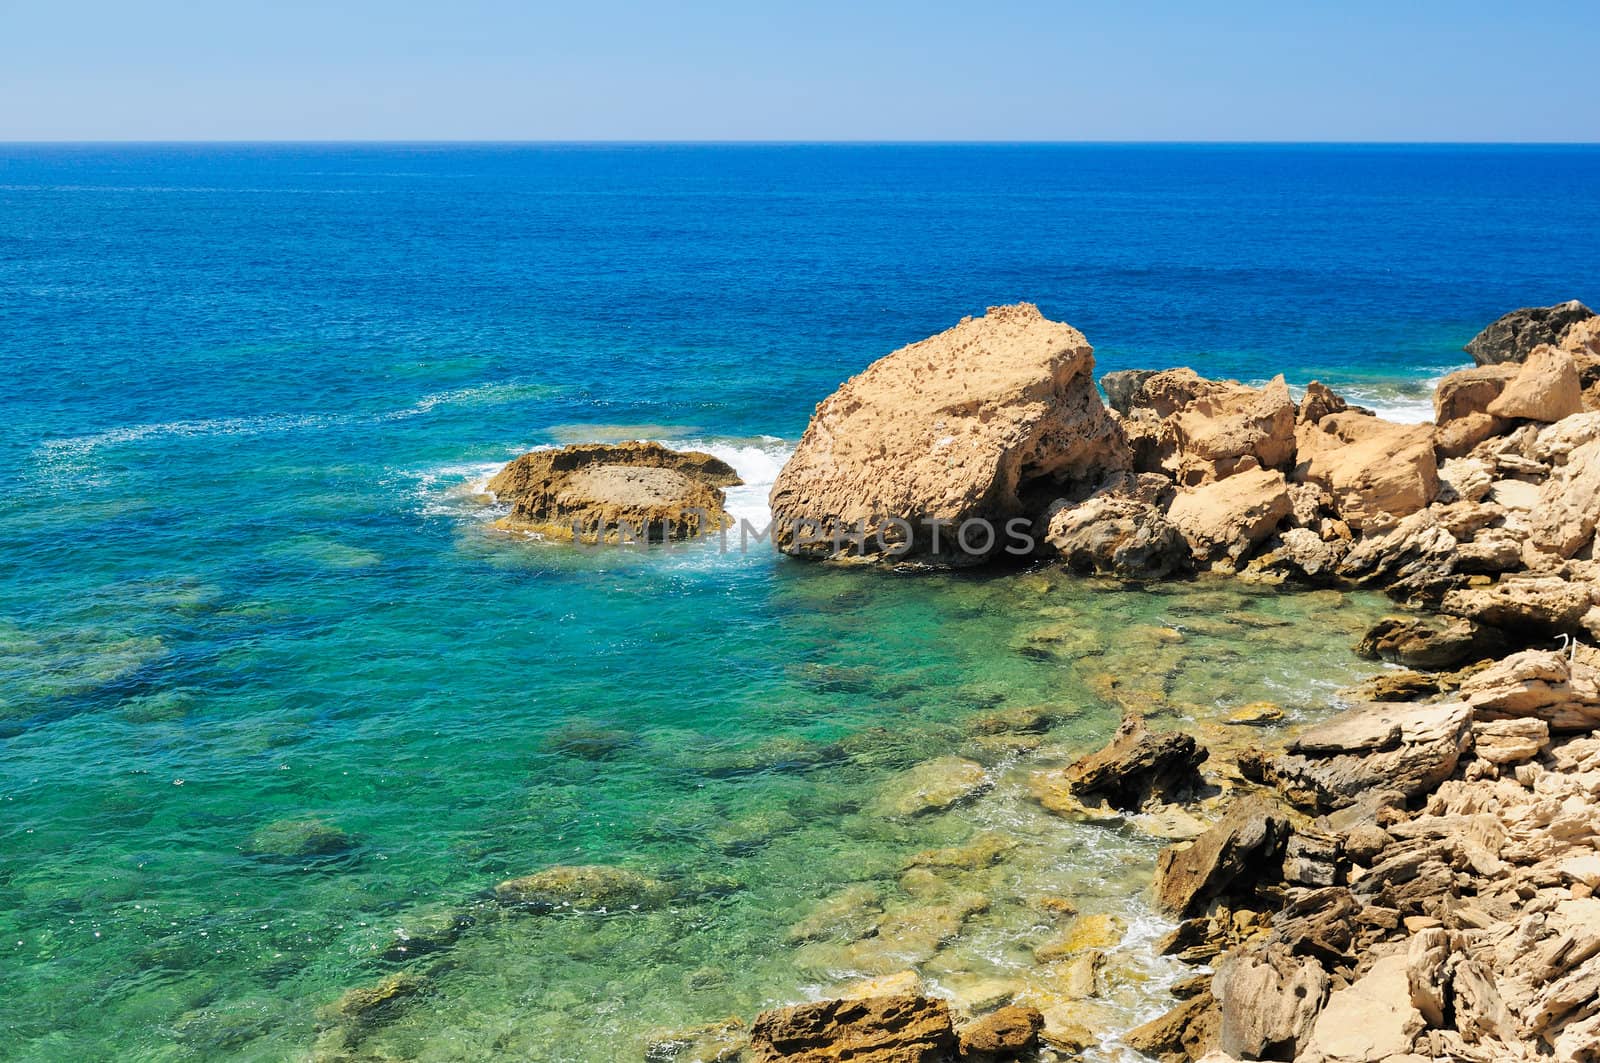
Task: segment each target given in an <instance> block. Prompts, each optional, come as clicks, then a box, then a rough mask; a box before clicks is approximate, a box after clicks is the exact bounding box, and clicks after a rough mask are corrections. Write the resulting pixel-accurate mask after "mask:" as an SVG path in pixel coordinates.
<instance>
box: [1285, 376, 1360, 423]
mask: <svg viewBox="0 0 1600 1063" xmlns="http://www.w3.org/2000/svg"><path fill="white" fill-rule="evenodd" d="M1349 408H1350V404H1349V403H1348V402H1346V401H1344V398H1343V397H1341V396H1340V395H1338V394H1337V393H1336V392H1334V390H1333V389H1332V388H1330V387H1328V385H1326V384H1324V383H1322V381H1320V380H1313V381H1312V382H1311V383H1309V384H1307V385H1306V393H1305V396H1304V397H1303V398H1302V399H1301V400H1300V413H1299V415H1298V416H1297V417H1296V418H1295V420H1296V423H1297V424H1316V423H1317V422H1318V421H1320V420H1322V419H1323V418H1324V417H1326V416H1328V415H1329V414H1330V413H1344V412H1345V411H1346V410H1348V409H1349Z"/></svg>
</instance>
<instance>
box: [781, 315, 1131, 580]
mask: <svg viewBox="0 0 1600 1063" xmlns="http://www.w3.org/2000/svg"><path fill="white" fill-rule="evenodd" d="M1093 368H1094V356H1093V353H1092V349H1091V348H1090V346H1089V343H1088V341H1087V340H1085V339H1084V338H1083V334H1082V333H1080V332H1079V331H1078V330H1077V329H1074V328H1072V327H1071V326H1070V325H1064V324H1060V323H1059V322H1054V321H1049V320H1047V319H1046V318H1045V317H1044V316H1043V315H1042V314H1040V313H1039V310H1038V308H1037V307H1035V306H1032V305H1030V304H1027V303H1019V304H1017V305H1015V306H1004V307H991V308H990V310H989V313H988V314H987V315H986V316H984V317H981V318H966V319H964V320H963V321H962V322H961V323H960V324H958V325H956V326H955V327H954V328H952V329H950V330H948V331H946V332H943V333H940V334H939V335H937V336H934V337H932V338H931V339H927V340H923V341H922V342H920V343H914V344H912V345H910V346H909V347H903V348H901V349H900V350H898V351H895V352H894V353H893V354H890V355H887V356H886V357H884V358H880V359H879V360H878V361H876V362H874V363H872V365H870V366H868V367H867V368H866V369H865V370H864V371H863V372H861V373H859V374H857V375H856V376H854V377H852V378H851V379H850V380H848V381H846V382H845V384H844V385H843V386H841V387H840V388H839V390H838V391H836V392H834V393H833V395H831V396H829V397H828V398H827V399H825V400H824V401H823V402H822V403H821V404H820V405H819V406H818V407H817V410H816V413H815V414H814V415H813V416H812V418H811V423H810V425H809V426H807V428H806V431H805V434H804V436H802V438H801V440H800V444H799V446H798V447H796V449H795V452H794V455H793V456H792V457H790V459H789V461H788V463H787V464H786V465H785V466H784V467H783V471H782V472H781V473H780V474H779V476H778V478H777V482H776V483H775V484H774V485H773V488H772V493H771V497H770V501H771V505H772V516H773V529H774V531H773V534H774V538H775V540H776V541H777V543H778V545H779V547H780V548H781V549H783V550H784V552H786V553H790V554H797V555H801V556H806V557H826V556H830V555H832V554H834V553H836V552H837V548H836V546H835V541H836V539H837V540H838V541H840V542H849V541H850V540H853V539H855V538H856V537H857V535H858V533H859V535H860V537H861V540H862V541H863V542H864V552H866V553H869V554H883V553H886V552H888V551H890V550H899V551H901V554H900V556H904V557H918V558H924V559H929V560H934V561H938V562H943V563H948V564H970V563H975V562H979V561H983V560H986V559H988V558H989V557H992V556H998V555H1000V554H1001V552H1002V550H1004V549H1005V548H1006V547H1007V546H1008V545H1011V544H1010V543H1008V541H1007V535H1006V534H1005V524H1006V522H1007V521H1008V520H1010V519H1013V518H1018V517H1023V516H1027V517H1029V518H1030V519H1031V518H1032V517H1033V516H1036V515H1037V514H1038V513H1040V512H1042V511H1043V509H1044V506H1045V505H1046V504H1048V502H1049V501H1051V500H1053V499H1056V498H1062V497H1072V496H1073V495H1074V494H1075V493H1077V496H1078V497H1083V496H1084V495H1086V494H1087V493H1088V492H1089V490H1090V489H1092V488H1094V487H1096V486H1098V485H1099V484H1100V483H1101V482H1102V481H1104V480H1106V479H1107V478H1108V476H1109V475H1110V474H1113V473H1116V472H1120V471H1123V470H1125V469H1126V468H1127V467H1128V464H1129V461H1130V458H1129V454H1128V450H1127V446H1126V441H1125V440H1124V437H1123V434H1122V430H1121V429H1120V428H1119V427H1118V425H1117V423H1116V421H1115V420H1113V418H1112V415H1111V414H1110V413H1109V412H1108V411H1107V410H1106V408H1105V407H1104V406H1103V405H1102V404H1101V402H1100V393H1099V392H1098V391H1097V390H1096V389H1095V386H1094V381H1093V378H1092V374H1093ZM968 520H977V521H985V522H988V525H989V527H990V529H991V530H992V531H993V532H994V533H995V534H994V536H993V539H992V542H989V543H988V546H987V548H985V543H986V539H987V537H986V536H985V535H984V534H981V532H982V526H981V525H975V526H974V527H975V528H977V530H976V531H973V532H972V534H971V535H970V536H968V537H966V538H962V537H961V525H962V524H963V523H964V522H966V521H968ZM897 522H903V523H897ZM933 522H948V523H945V524H943V525H941V526H937V527H936V526H935V524H934V523H933ZM935 536H937V537H938V541H937V543H935Z"/></svg>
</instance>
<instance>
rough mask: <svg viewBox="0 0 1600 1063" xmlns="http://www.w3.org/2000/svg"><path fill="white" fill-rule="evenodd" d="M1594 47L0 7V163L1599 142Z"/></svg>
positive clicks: (956, 8)
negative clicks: (540, 148)
mask: <svg viewBox="0 0 1600 1063" xmlns="http://www.w3.org/2000/svg"><path fill="white" fill-rule="evenodd" d="M1597 42H1600V2H1597V0H1586V2H1567V0H1556V2H1542V3H1509V2H1501V3H1484V2H1475V0H1465V2H1460V3H1446V2H1436V0H1430V2H1414V3H1408V2H1406V0H1389V2H1386V3H1369V2H1366V0H1353V2H1344V3H1320V4H1319V3H1295V2H1292V0H1290V2H1284V0H1277V2H1273V3H1254V2H1251V3H1230V2H1227V0H1212V2H1210V3H1198V2H1197V3H1156V2H1140V0H1130V2H1124V3H1112V2H1105V3H1072V2H1067V0H1058V2H1053V3H1052V2H1036V3H1035V2H1027V3H1024V2H998V3H982V4H979V3H965V4H958V3H944V2H941V0H925V2H921V3H909V2H899V0H895V2H885V3H871V2H860V3H838V2H834V0H812V2H809V3H775V2H763V0H743V2H739V3H724V2H720V0H719V2H714V3H707V2H695V0H682V2H680V3H664V2H663V3H643V2H624V0H568V2H565V3H559V4H557V3H544V2H539V0H533V2H521V3H518V2H513V0H454V2H451V3H432V4H429V3H421V2H417V0H385V2H382V3H377V2H368V0H358V2H338V0H328V2H327V3H312V2H306V0H284V2H279V3H272V4H265V3H258V2H255V0H238V2H229V0H215V2H211V3H204V2H195V3H179V2H176V0H138V2H135V3H127V2H125V0H118V2H110V0H82V2H79V0H26V2H18V0H0V139H7V140H36V139H37V140H74V139H121V140H141V139H469V140H470V139H513V140H522V139H533V140H543V139H557V140H561V139H624V140H627V139H646V140H649V139H690V140H707V139H709V140H746V139H754V140H763V139H766V140H771V139H777V140H818V139H821V140H882V139H889V140H1491V141H1498V140H1515V141H1522V140H1536V141H1538V140H1556V141H1597V140H1600V76H1596V73H1595V71H1596V67H1597V65H1600V49H1597Z"/></svg>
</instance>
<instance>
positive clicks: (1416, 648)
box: [1356, 616, 1505, 671]
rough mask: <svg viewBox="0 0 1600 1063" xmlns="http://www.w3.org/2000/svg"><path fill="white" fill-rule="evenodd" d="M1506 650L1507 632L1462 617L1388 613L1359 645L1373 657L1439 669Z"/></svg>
mask: <svg viewBox="0 0 1600 1063" xmlns="http://www.w3.org/2000/svg"><path fill="white" fill-rule="evenodd" d="M1504 650H1505V636H1504V635H1502V634H1501V633H1500V632H1499V631H1496V630H1495V629H1493V628H1486V627H1483V626H1482V625H1480V624H1475V623H1473V622H1472V621H1470V620H1465V619H1463V618H1461V617H1453V618H1450V619H1447V620H1445V621H1443V622H1439V621H1433V620H1424V619H1421V618H1418V617H1400V616H1387V617H1384V618H1383V619H1382V620H1380V621H1378V623H1377V624H1375V625H1374V626H1373V627H1372V628H1371V629H1370V630H1369V631H1368V632H1367V633H1366V634H1365V635H1364V636H1362V638H1361V641H1360V642H1359V643H1358V644H1357V645H1356V652H1357V653H1359V654H1361V655H1362V656H1363V657H1368V658H1371V659H1373V660H1382V661H1392V662H1393V663H1395V664H1403V665H1407V666H1408V667H1411V668H1426V669H1429V670H1430V671H1439V670H1441V669H1446V668H1455V667H1458V666H1460V665H1462V664H1466V663H1468V662H1471V661H1478V660H1482V659H1483V658H1485V657H1493V656H1496V655H1497V654H1499V653H1502V652H1504Z"/></svg>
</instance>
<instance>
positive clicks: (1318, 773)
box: [1240, 703, 1472, 812]
mask: <svg viewBox="0 0 1600 1063" xmlns="http://www.w3.org/2000/svg"><path fill="white" fill-rule="evenodd" d="M1471 740H1472V709H1471V707H1469V706H1467V705H1465V704H1459V703H1454V704H1442V705H1413V704H1404V703H1403V704H1384V703H1376V704H1371V705H1363V706H1359V707H1356V708H1353V709H1350V710H1347V711H1345V712H1342V713H1340V714H1339V715H1338V716H1335V717H1334V718H1333V719H1331V720H1329V721H1328V722H1326V723H1324V724H1321V725H1319V726H1317V727H1313V728H1311V729H1310V730H1308V731H1305V732H1304V733H1302V734H1301V735H1300V736H1299V737H1298V738H1296V739H1294V740H1293V741H1291V742H1290V743H1289V744H1288V746H1287V747H1286V752H1284V753H1282V754H1280V755H1278V756H1259V757H1251V756H1241V757H1240V769H1241V770H1243V771H1244V772H1245V774H1246V776H1247V777H1251V778H1254V779H1256V780H1257V781H1261V782H1266V783H1270V784H1272V785H1274V786H1276V787H1277V788H1278V789H1279V790H1280V791H1282V793H1283V794H1284V796H1285V797H1287V798H1288V799H1289V800H1290V801H1293V802H1294V803H1295V804H1297V805H1301V806H1304V807H1307V808H1313V809H1316V810H1318V811H1323V812H1326V811H1330V810H1332V809H1337V808H1343V807H1345V806H1347V805H1351V804H1353V803H1355V802H1356V800H1357V799H1358V798H1360V797H1361V796H1362V795H1363V794H1365V793H1367V792H1369V791H1372V790H1376V789H1391V790H1396V791H1399V792H1401V793H1403V794H1405V795H1406V796H1408V797H1410V796H1415V795H1416V794H1420V793H1423V792H1425V791H1428V790H1431V789H1432V788H1433V787H1435V786H1437V785H1438V784H1439V783H1440V782H1442V781H1443V780H1445V779H1447V778H1449V777H1450V773H1451V772H1452V771H1454V770H1455V766H1456V762H1457V761H1458V760H1459V759H1460V757H1461V754H1462V753H1463V752H1464V751H1465V750H1466V748H1467V747H1468V746H1469V745H1470V744H1471Z"/></svg>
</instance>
